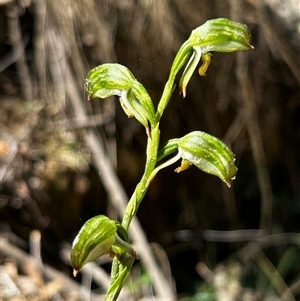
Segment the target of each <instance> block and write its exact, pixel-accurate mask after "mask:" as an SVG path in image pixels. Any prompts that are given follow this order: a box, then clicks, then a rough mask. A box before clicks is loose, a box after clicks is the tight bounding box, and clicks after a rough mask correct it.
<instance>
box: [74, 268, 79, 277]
mask: <svg viewBox="0 0 300 301" xmlns="http://www.w3.org/2000/svg"><path fill="white" fill-rule="evenodd" d="M78 272H79V270H77V269H73V276H74V277H76V276H77V274H78Z"/></svg>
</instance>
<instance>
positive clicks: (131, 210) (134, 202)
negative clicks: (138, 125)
mask: <svg viewBox="0 0 300 301" xmlns="http://www.w3.org/2000/svg"><path fill="white" fill-rule="evenodd" d="M159 138H160V130H159V123H157V125H156V126H155V127H154V128H153V129H152V131H151V135H150V136H148V142H147V151H146V155H147V158H146V165H145V171H144V174H143V176H142V179H141V181H140V182H139V184H138V185H137V186H136V188H135V191H134V192H133V194H132V196H131V199H130V200H129V202H128V204H127V207H126V210H125V212H124V217H123V221H122V225H123V227H124V228H125V229H126V230H127V229H128V228H129V225H130V223H131V220H132V218H133V217H134V215H135V214H136V212H137V210H138V207H139V205H140V203H141V201H142V199H143V197H144V196H145V194H146V192H147V189H148V186H147V182H148V179H149V176H150V174H151V173H152V171H153V170H154V168H155V164H156V158H157V152H158V146H159Z"/></svg>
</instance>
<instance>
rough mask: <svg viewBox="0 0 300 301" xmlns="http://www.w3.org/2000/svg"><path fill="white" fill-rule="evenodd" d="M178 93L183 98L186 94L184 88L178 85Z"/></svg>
mask: <svg viewBox="0 0 300 301" xmlns="http://www.w3.org/2000/svg"><path fill="white" fill-rule="evenodd" d="M179 95H182V97H183V98H185V96H186V89H185V88H182V87H179Z"/></svg>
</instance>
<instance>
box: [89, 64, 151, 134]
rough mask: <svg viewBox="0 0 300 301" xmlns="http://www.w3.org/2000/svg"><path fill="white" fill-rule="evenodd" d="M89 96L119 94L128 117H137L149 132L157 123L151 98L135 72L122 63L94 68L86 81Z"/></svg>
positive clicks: (103, 96)
mask: <svg viewBox="0 0 300 301" xmlns="http://www.w3.org/2000/svg"><path fill="white" fill-rule="evenodd" d="M85 87H86V91H87V93H88V98H89V99H92V98H98V97H99V98H107V97H109V96H114V95H115V96H119V97H120V102H121V105H122V108H123V109H124V111H125V113H126V115H127V116H128V117H133V116H134V117H135V118H136V119H137V120H138V121H139V122H140V123H141V124H142V125H143V126H144V127H145V128H146V131H147V133H148V134H149V125H148V122H150V124H151V126H152V127H153V126H154V125H155V124H156V119H155V111H154V107H153V103H152V101H151V98H150V96H149V94H148V92H147V90H146V89H145V88H144V86H143V85H142V84H141V83H139V82H138V81H137V80H136V78H135V77H134V76H133V74H132V73H131V72H130V71H129V69H128V68H126V67H125V66H123V65H120V64H103V65H100V66H98V67H95V68H94V69H92V70H91V71H90V72H89V73H88V75H87V78H86V82H85Z"/></svg>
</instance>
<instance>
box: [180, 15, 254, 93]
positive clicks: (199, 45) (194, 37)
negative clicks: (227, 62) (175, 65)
mask: <svg viewBox="0 0 300 301" xmlns="http://www.w3.org/2000/svg"><path fill="white" fill-rule="evenodd" d="M250 40H251V34H250V31H249V29H248V27H247V26H246V25H244V24H240V23H237V22H233V21H230V20H228V19H225V18H219V19H212V20H209V21H207V22H206V23H204V24H203V25H201V26H199V27H198V28H196V29H194V30H193V31H192V33H191V35H190V37H189V39H188V41H187V43H188V45H189V47H186V46H185V48H187V49H189V48H190V49H191V50H192V54H191V57H190V59H189V62H188V63H187V66H186V67H185V70H184V71H183V74H182V76H181V79H180V82H179V93H180V94H182V95H183V97H185V95H186V87H187V84H188V82H189V81H190V79H191V77H192V74H193V72H194V71H195V70H196V67H197V65H198V63H199V62H200V59H201V60H202V62H203V64H202V66H201V67H200V69H199V74H200V75H205V72H206V70H207V68H208V66H209V64H210V61H211V54H210V52H212V51H217V52H234V51H238V50H248V49H251V48H253V46H252V45H251V44H250ZM184 45H185V44H184ZM185 51H186V52H187V53H188V51H187V50H185ZM184 59H187V56H185V57H184Z"/></svg>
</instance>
